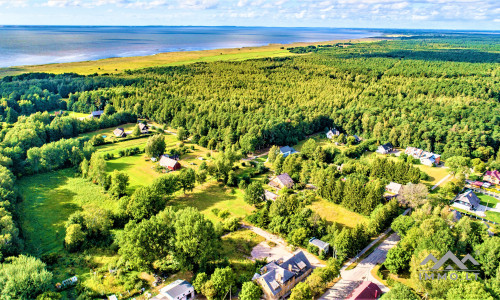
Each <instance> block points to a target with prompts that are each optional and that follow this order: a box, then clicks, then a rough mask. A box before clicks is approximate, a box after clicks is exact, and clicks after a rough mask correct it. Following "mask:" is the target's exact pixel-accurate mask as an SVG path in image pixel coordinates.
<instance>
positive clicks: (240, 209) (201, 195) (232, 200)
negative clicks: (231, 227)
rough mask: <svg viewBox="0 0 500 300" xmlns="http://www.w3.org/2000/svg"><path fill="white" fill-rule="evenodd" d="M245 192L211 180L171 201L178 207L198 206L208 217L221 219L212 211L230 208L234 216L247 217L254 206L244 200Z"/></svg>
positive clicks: (215, 219)
mask: <svg viewBox="0 0 500 300" xmlns="http://www.w3.org/2000/svg"><path fill="white" fill-rule="evenodd" d="M243 196H244V192H243V191H241V190H240V189H238V188H234V189H231V188H228V187H225V186H220V185H219V184H218V183H217V182H215V181H210V182H207V183H205V184H204V185H202V186H198V187H196V188H195V189H194V191H193V192H188V193H187V194H185V195H181V196H179V197H176V199H175V200H173V202H172V203H171V205H173V206H177V207H187V206H192V207H195V208H197V209H198V210H199V211H200V212H201V213H203V214H204V215H205V216H206V217H207V218H208V219H210V220H212V221H219V218H218V217H217V216H215V215H214V214H213V213H212V209H214V208H217V209H219V210H225V209H227V210H229V212H230V213H231V215H232V216H235V217H242V218H243V217H245V216H246V215H248V214H250V213H251V212H252V211H253V209H254V208H253V206H251V205H249V204H247V203H246V202H245V200H243Z"/></svg>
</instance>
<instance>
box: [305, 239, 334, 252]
mask: <svg viewBox="0 0 500 300" xmlns="http://www.w3.org/2000/svg"><path fill="white" fill-rule="evenodd" d="M309 244H311V245H314V246H316V247H318V249H319V250H320V251H321V252H323V253H328V250H329V249H330V244H328V243H325V242H323V241H322V240H320V239H317V238H315V237H313V238H312V239H310V240H309Z"/></svg>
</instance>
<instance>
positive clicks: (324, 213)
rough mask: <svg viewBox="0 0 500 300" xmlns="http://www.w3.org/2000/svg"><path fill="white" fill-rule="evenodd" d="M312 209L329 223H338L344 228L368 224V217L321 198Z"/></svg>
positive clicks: (313, 204)
mask: <svg viewBox="0 0 500 300" xmlns="http://www.w3.org/2000/svg"><path fill="white" fill-rule="evenodd" d="M310 207H311V209H312V210H313V211H314V212H316V213H317V214H319V215H320V216H321V217H322V218H324V219H325V220H327V221H328V222H337V224H339V225H340V226H342V227H349V228H354V227H356V225H358V224H368V218H367V217H365V216H363V215H360V214H358V213H355V212H352V211H350V210H347V209H345V208H343V207H342V206H340V205H338V204H335V203H332V202H328V201H326V200H325V199H322V198H319V197H318V198H317V200H316V201H314V202H313V203H312V204H311V206H310Z"/></svg>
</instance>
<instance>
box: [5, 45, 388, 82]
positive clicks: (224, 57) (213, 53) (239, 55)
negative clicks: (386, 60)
mask: <svg viewBox="0 0 500 300" xmlns="http://www.w3.org/2000/svg"><path fill="white" fill-rule="evenodd" d="M383 39H386V38H384V37H383V36H379V37H368V38H360V39H340V40H331V41H318V42H294V43H289V44H268V45H265V46H256V47H241V48H222V49H212V50H197V51H176V52H162V53H158V54H153V55H146V56H130V57H114V58H104V59H99V60H88V61H79V62H67V63H54V64H43V65H26V66H14V67H6V68H0V78H2V77H5V76H9V75H19V74H22V73H34V72H46V73H55V74H62V73H70V72H71V73H78V74H81V75H90V74H95V73H97V74H105V73H108V74H117V73H122V72H123V71H125V70H137V69H143V68H149V67H161V66H176V65H183V64H190V63H196V62H214V61H240V60H247V59H255V58H264V57H283V56H295V55H307V54H294V53H290V52H289V51H288V50H286V48H288V47H301V46H302V47H303V46H310V45H315V46H316V45H322V44H335V43H342V42H349V41H350V42H353V43H363V42H375V41H380V40H383Z"/></svg>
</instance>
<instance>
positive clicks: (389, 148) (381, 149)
mask: <svg viewBox="0 0 500 300" xmlns="http://www.w3.org/2000/svg"><path fill="white" fill-rule="evenodd" d="M393 148H394V147H393V146H392V144H391V143H385V144H383V145H380V146H378V148H377V151H375V152H377V153H380V154H387V153H389V152H391V151H392V149H393Z"/></svg>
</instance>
